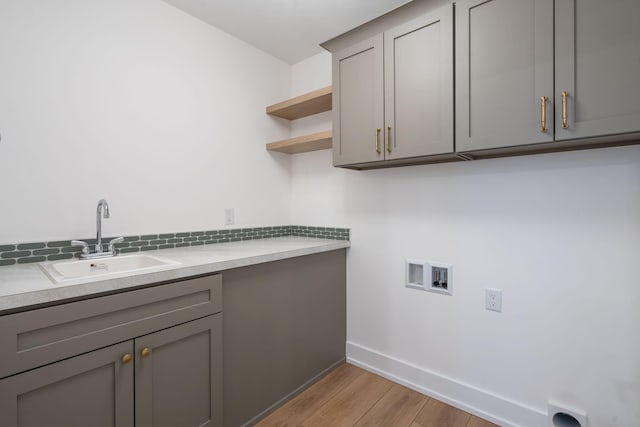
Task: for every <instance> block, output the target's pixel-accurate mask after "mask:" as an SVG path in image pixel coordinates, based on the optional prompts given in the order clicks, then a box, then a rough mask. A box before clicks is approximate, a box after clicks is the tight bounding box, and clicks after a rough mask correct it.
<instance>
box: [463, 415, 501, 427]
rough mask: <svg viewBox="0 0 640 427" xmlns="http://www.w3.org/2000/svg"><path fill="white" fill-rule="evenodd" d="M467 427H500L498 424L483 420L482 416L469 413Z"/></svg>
mask: <svg viewBox="0 0 640 427" xmlns="http://www.w3.org/2000/svg"><path fill="white" fill-rule="evenodd" d="M467 427H500V426H498V425H497V424H494V423H490V422H489V421H487V420H483V419H482V418H478V417H476V416H475V415H471V418H470V419H469V422H468V423H467Z"/></svg>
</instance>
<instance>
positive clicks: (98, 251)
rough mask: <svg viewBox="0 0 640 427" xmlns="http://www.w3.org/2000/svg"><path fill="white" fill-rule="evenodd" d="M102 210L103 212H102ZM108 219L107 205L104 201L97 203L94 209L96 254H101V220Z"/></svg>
mask: <svg viewBox="0 0 640 427" xmlns="http://www.w3.org/2000/svg"><path fill="white" fill-rule="evenodd" d="M103 208H104V211H103ZM103 217H104V219H109V205H108V204H107V201H106V200H105V199H100V200H99V201H98V207H97V209H96V254H101V253H102V252H103V250H102V218H103Z"/></svg>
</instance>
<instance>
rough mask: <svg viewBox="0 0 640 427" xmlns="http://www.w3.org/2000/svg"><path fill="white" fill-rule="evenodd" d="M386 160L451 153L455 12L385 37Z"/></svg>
mask: <svg viewBox="0 0 640 427" xmlns="http://www.w3.org/2000/svg"><path fill="white" fill-rule="evenodd" d="M384 58H385V63H384V64H385V74H384V76H385V85H384V87H385V110H384V111H385V159H404V158H408V157H418V156H426V155H431V154H444V153H451V152H452V151H453V7H452V6H446V7H444V8H441V9H439V10H437V11H435V12H433V13H430V14H427V15H423V16H421V17H419V18H417V19H414V20H412V21H410V22H407V23H406V24H403V25H400V26H397V27H395V28H393V29H391V30H389V31H386V32H385V33H384Z"/></svg>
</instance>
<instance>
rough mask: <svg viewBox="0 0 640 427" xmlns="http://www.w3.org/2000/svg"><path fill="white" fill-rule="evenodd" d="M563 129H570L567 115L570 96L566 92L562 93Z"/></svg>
mask: <svg viewBox="0 0 640 427" xmlns="http://www.w3.org/2000/svg"><path fill="white" fill-rule="evenodd" d="M561 95H562V129H567V128H568V127H569V123H568V121H569V120H568V118H567V116H568V113H567V97H568V96H569V94H568V93H567V91H566V90H564V91H562V94H561Z"/></svg>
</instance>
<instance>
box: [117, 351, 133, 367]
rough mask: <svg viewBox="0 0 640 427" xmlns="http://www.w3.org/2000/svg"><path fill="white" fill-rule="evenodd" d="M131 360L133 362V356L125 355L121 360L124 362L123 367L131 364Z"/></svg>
mask: <svg viewBox="0 0 640 427" xmlns="http://www.w3.org/2000/svg"><path fill="white" fill-rule="evenodd" d="M131 360H133V356H131V355H130V354H129V353H127V354H125V355H124V356H122V357H121V358H120V361H121V362H122V364H123V365H126V364H127V363H129V362H131Z"/></svg>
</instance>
